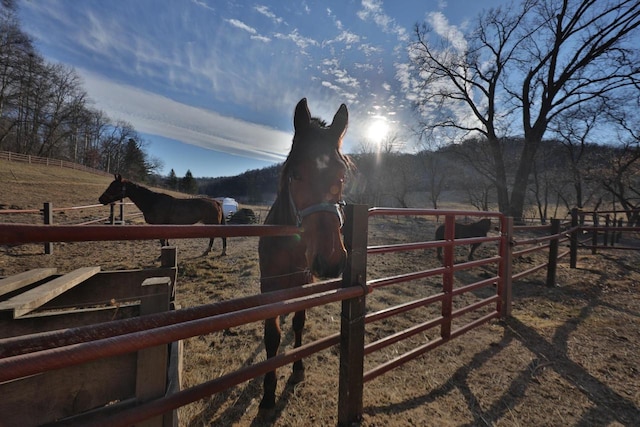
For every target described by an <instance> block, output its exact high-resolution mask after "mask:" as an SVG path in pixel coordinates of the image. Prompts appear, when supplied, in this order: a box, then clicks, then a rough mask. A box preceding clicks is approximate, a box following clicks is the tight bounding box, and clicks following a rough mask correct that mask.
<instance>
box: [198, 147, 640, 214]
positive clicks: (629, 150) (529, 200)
mask: <svg viewBox="0 0 640 427" xmlns="http://www.w3.org/2000/svg"><path fill="white" fill-rule="evenodd" d="M393 139H394V141H390V139H388V140H387V141H383V144H382V147H376V146H373V145H371V144H363V145H361V146H360V147H359V149H358V150H357V152H355V153H351V154H350V158H351V160H352V162H353V163H354V165H355V167H354V168H353V170H352V171H351V172H350V174H349V176H348V179H347V181H346V186H345V194H344V196H345V200H346V201H347V202H348V203H359V204H365V205H368V206H393V207H403V208H407V207H427V208H433V209H438V208H442V207H443V206H449V207H450V206H451V204H452V202H457V203H460V204H463V205H465V206H472V207H475V208H476V209H478V210H485V211H495V210H499V201H498V192H497V189H496V187H495V185H494V181H495V176H494V175H495V170H494V169H493V167H492V165H491V161H490V160H491V155H490V149H489V143H488V142H487V141H486V140H481V139H469V140H466V141H464V142H463V143H461V144H453V145H447V146H444V147H440V148H437V149H434V150H421V151H419V152H417V153H406V152H402V151H401V150H399V149H398V148H397V146H398V144H397V138H396V137H393ZM390 142H393V143H392V144H391V143H390ZM523 144H524V141H523V139H522V138H516V139H505V140H503V141H501V148H500V149H501V152H502V154H501V155H502V156H503V158H505V159H508V163H509V164H512V165H515V164H517V163H518V162H519V161H520V160H521V159H520V156H521V152H522V146H523ZM393 147H396V148H395V149H394V148H393ZM578 152H579V154H577V153H578ZM281 166H282V165H281V164H279V165H275V166H271V167H267V168H263V169H256V170H249V171H246V172H244V173H242V174H241V175H238V176H234V177H222V178H197V182H198V188H199V192H200V193H203V194H207V195H210V196H212V197H219V196H228V197H234V198H236V199H238V200H239V201H242V202H245V203H251V204H262V203H270V202H272V201H273V198H274V197H275V193H276V191H277V187H278V181H279V173H280V169H281ZM532 169H533V171H534V172H533V173H532V174H531V177H530V179H529V181H528V183H527V192H526V195H525V208H524V211H523V217H522V219H526V218H538V219H540V220H541V221H542V222H543V223H545V222H546V221H547V220H548V219H550V218H562V217H563V215H565V214H566V212H568V211H570V210H571V209H572V208H581V209H585V210H598V209H616V210H619V211H624V212H625V213H626V215H627V219H628V221H629V222H630V223H633V224H635V223H638V220H639V219H640V217H639V214H640V150H639V149H638V147H637V145H624V144H622V145H617V146H612V145H608V144H595V143H589V142H583V143H581V144H580V145H579V146H575V145H572V144H569V143H567V142H566V141H564V142H563V141H561V140H543V141H542V142H541V146H540V149H539V150H538V152H537V153H536V156H535V158H534V161H533V165H532ZM515 172H516V171H515V168H507V176H508V178H509V179H513V177H514V175H515Z"/></svg>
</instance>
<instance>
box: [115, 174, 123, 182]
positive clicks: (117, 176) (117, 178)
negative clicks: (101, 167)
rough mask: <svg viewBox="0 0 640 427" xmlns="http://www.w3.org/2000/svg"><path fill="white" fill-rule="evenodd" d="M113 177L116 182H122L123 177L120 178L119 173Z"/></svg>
mask: <svg viewBox="0 0 640 427" xmlns="http://www.w3.org/2000/svg"><path fill="white" fill-rule="evenodd" d="M113 177H114V178H115V179H116V181H118V182H120V181H122V176H120V174H119V173H117V174H115V175H113Z"/></svg>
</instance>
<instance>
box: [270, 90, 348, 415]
mask: <svg viewBox="0 0 640 427" xmlns="http://www.w3.org/2000/svg"><path fill="white" fill-rule="evenodd" d="M347 122H348V112H347V107H346V106H345V105H344V104H342V105H341V106H340V108H339V109H338V112H337V113H336V114H335V116H334V118H333V122H332V123H331V125H329V126H325V124H324V122H323V121H321V120H318V119H315V118H312V117H311V115H310V113H309V109H308V107H307V100H306V99H302V100H301V101H300V102H299V103H298V105H297V106H296V109H295V112H294V119H293V123H294V129H295V134H294V136H293V145H292V146H291V151H290V152H289V156H288V157H287V160H286V161H285V163H284V165H283V167H282V171H281V175H280V183H279V187H278V194H277V196H276V200H275V202H274V204H273V206H272V207H271V209H270V211H269V213H268V214H267V218H266V219H265V224H277V225H297V226H298V227H301V230H302V231H301V234H300V235H299V236H280V237H261V238H260V242H259V245H258V253H259V257H260V290H261V292H263V293H264V292H271V291H275V290H280V289H287V288H292V287H296V286H302V285H304V284H306V283H310V282H312V281H313V277H314V276H317V277H326V278H329V277H338V276H339V275H340V274H341V273H342V270H343V269H344V266H345V263H346V258H347V254H346V250H345V247H344V245H343V242H342V236H341V232H340V229H341V227H342V223H343V217H342V208H341V204H342V189H343V184H344V178H345V174H346V172H347V170H348V168H349V167H350V162H349V160H348V158H347V157H346V156H344V155H343V154H342V153H341V152H340V149H341V146H342V137H343V135H344V133H345V132H346V129H347ZM304 323H305V312H304V311H299V312H297V313H295V314H294V316H293V325H292V326H293V331H294V335H295V338H294V346H295V347H299V346H300V345H301V344H302V329H303V327H304ZM280 337H281V330H280V321H279V318H273V319H267V320H266V321H265V324H264V344H265V349H266V352H267V358H271V357H274V356H275V355H276V354H277V352H278V347H279V346H280ZM302 379H304V367H303V364H302V360H299V361H296V362H294V364H293V374H292V376H291V381H292V382H297V381H301V380H302ZM276 383H277V377H276V373H275V371H272V372H268V373H267V374H266V375H265V377H264V395H263V398H262V401H261V402H260V415H259V416H260V417H261V418H270V417H272V416H273V414H274V409H275V392H276Z"/></svg>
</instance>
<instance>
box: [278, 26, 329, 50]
mask: <svg viewBox="0 0 640 427" xmlns="http://www.w3.org/2000/svg"><path fill="white" fill-rule="evenodd" d="M274 37H275V38H277V39H281V40H289V41H292V42H293V43H295V45H296V46H298V47H299V48H300V49H301V50H302V51H303V52H304V51H305V49H306V48H308V47H309V46H318V45H319V43H318V42H317V41H316V40H314V39H312V38H311V37H304V36H302V35H301V34H300V32H299V31H298V29H297V28H294V29H293V31H291V32H290V33H289V34H282V33H276V34H275V35H274Z"/></svg>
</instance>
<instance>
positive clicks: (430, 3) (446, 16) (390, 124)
mask: <svg viewBox="0 0 640 427" xmlns="http://www.w3.org/2000/svg"><path fill="white" fill-rule="evenodd" d="M503 3H506V2H505V1H503V0H483V1H468V0H447V1H445V0H416V1H414V0H402V1H398V0H387V1H382V0H357V1H356V0H329V1H310V0H309V1H298V2H288V1H277V2H276V1H266V0H263V1H241V0H239V1H224V0H110V1H104V0H83V1H72V0H38V1H22V2H19V3H18V4H19V16H20V19H21V23H22V27H23V29H24V30H25V31H26V32H27V33H29V34H30V35H31V36H32V37H33V38H34V41H35V43H36V47H37V49H38V51H39V52H40V53H41V54H42V55H43V56H44V57H45V58H46V59H47V60H48V61H51V62H59V63H63V64H67V65H69V66H72V67H74V68H75V69H76V71H77V72H78V73H79V75H80V76H81V77H82V79H83V82H84V88H85V89H86V91H87V93H88V94H89V97H90V99H91V100H92V102H93V105H94V107H95V108H98V109H100V110H102V111H104V112H106V113H107V114H108V115H109V117H111V118H112V119H113V120H125V121H128V122H129V123H131V124H132V125H133V126H134V127H135V129H136V130H137V131H138V132H139V133H140V134H141V135H142V137H143V138H144V141H145V142H146V145H145V150H146V151H147V152H148V153H149V154H150V155H151V156H153V157H156V158H159V159H160V160H161V161H162V162H163V163H164V169H163V170H162V171H160V172H161V173H163V174H167V173H168V172H169V170H170V169H174V171H175V172H176V174H177V175H178V176H179V177H180V176H184V174H185V173H186V171H187V169H189V170H191V172H192V174H193V175H194V176H196V177H210V176H212V177H216V176H231V175H237V174H239V173H242V172H244V171H246V170H249V169H256V168H262V167H265V166H270V165H272V164H275V163H277V162H281V161H283V160H284V159H285V158H286V155H287V153H288V151H289V148H290V145H291V138H292V136H293V126H292V116H293V109H294V107H295V105H296V103H297V102H298V101H299V100H300V99H301V98H303V97H306V98H307V99H308V102H309V108H310V110H311V113H312V114H313V115H315V116H318V117H321V118H324V119H325V120H327V121H330V120H331V118H332V117H333V114H334V113H335V111H336V110H337V109H338V107H339V106H340V104H341V103H345V104H347V107H348V108H349V113H350V123H349V130H348V132H347V135H346V137H345V151H346V152H354V151H357V150H358V149H359V147H360V146H361V144H362V143H363V142H364V141H368V142H372V141H373V142H375V139H376V138H377V137H379V136H381V135H383V134H384V133H385V132H387V131H388V132H391V133H392V134H397V135H404V134H407V131H408V130H409V129H410V128H411V126H413V124H414V123H413V120H412V113H411V105H410V103H409V102H408V101H407V100H406V94H404V93H403V92H402V90H401V85H400V83H399V81H398V78H397V73H398V69H399V65H401V64H403V63H406V62H407V55H406V49H405V48H406V46H407V43H408V42H409V41H410V40H411V38H412V31H413V28H414V26H415V24H416V23H417V22H424V21H427V22H430V23H431V24H432V25H435V24H437V28H441V29H442V30H443V31H450V30H455V29H456V28H464V27H465V26H466V25H469V22H470V21H472V20H473V19H474V18H475V17H476V16H477V14H478V13H479V12H480V10H481V9H483V8H488V7H494V6H497V5H500V4H503ZM411 148H412V147H410V146H408V147H406V149H408V150H411Z"/></svg>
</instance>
